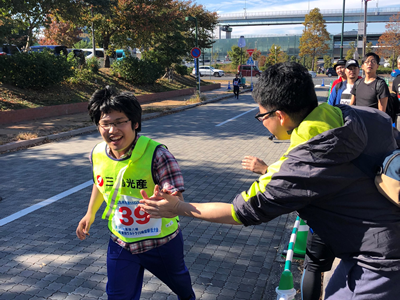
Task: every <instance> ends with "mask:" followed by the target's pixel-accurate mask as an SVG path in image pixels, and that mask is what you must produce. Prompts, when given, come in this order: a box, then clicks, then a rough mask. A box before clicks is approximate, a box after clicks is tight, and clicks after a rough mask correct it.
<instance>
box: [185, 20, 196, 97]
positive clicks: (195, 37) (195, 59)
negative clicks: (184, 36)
mask: <svg viewBox="0 0 400 300" xmlns="http://www.w3.org/2000/svg"><path fill="white" fill-rule="evenodd" d="M185 21H194V22H195V25H196V35H195V38H196V47H197V48H198V47H199V41H198V29H197V18H195V17H192V16H188V17H186V18H185ZM196 59H197V58H195V60H196ZM197 80H198V81H199V85H198V87H197V90H198V91H199V93H200V76H199V60H198V59H197V63H196V81H197Z"/></svg>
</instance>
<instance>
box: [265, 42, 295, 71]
mask: <svg viewBox="0 0 400 300" xmlns="http://www.w3.org/2000/svg"><path fill="white" fill-rule="evenodd" d="M288 59H289V57H288V55H287V54H286V53H285V52H284V51H282V50H281V46H278V45H275V44H273V45H272V46H271V48H270V49H269V53H268V56H267V59H266V66H268V67H270V66H272V65H274V64H277V63H281V62H286V61H288Z"/></svg>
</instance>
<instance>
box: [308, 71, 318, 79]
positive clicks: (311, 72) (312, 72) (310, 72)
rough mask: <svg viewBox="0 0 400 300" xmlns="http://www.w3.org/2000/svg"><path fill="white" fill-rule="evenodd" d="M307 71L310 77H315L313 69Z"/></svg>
mask: <svg viewBox="0 0 400 300" xmlns="http://www.w3.org/2000/svg"><path fill="white" fill-rule="evenodd" d="M308 73H309V74H310V75H311V77H312V78H315V77H317V73H315V72H314V71H308Z"/></svg>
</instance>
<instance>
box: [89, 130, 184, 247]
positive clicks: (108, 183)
mask: <svg viewBox="0 0 400 300" xmlns="http://www.w3.org/2000/svg"><path fill="white" fill-rule="evenodd" d="M159 145H160V144H159V143H157V142H155V141H153V140H151V139H149V138H147V137H145V136H141V137H139V139H138V141H137V143H136V145H135V148H134V149H133V151H132V155H131V157H130V158H129V159H125V160H122V161H118V160H113V159H111V158H110V157H108V156H107V154H106V146H107V144H106V143H105V142H102V143H100V144H98V145H96V146H95V148H94V149H93V152H92V164H93V177H94V181H95V183H96V186H97V188H98V189H99V191H100V192H101V193H102V194H103V197H104V200H105V201H106V203H107V207H106V209H105V210H104V213H103V219H108V228H109V230H110V231H111V232H112V233H113V234H114V235H116V236H117V237H118V238H120V239H121V240H122V241H124V242H127V243H135V242H138V241H141V240H147V239H159V238H163V237H165V236H168V235H170V234H172V233H174V232H175V231H176V230H177V229H178V221H179V218H178V217H176V218H172V219H168V218H162V219H154V218H150V219H149V218H148V217H147V216H148V215H147V214H146V213H144V212H143V211H140V209H139V207H138V204H139V200H140V199H142V196H141V194H140V190H145V191H146V193H147V194H148V195H153V191H154V187H155V183H154V180H153V175H152V170H151V165H152V161H153V156H154V152H155V150H156V148H157V146H159Z"/></svg>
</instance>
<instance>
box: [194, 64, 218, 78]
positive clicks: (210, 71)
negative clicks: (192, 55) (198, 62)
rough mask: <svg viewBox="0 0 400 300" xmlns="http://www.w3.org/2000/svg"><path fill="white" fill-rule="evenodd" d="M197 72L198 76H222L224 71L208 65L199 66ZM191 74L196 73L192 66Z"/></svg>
mask: <svg viewBox="0 0 400 300" xmlns="http://www.w3.org/2000/svg"><path fill="white" fill-rule="evenodd" d="M199 73H200V77H201V76H207V75H208V76H211V75H213V76H215V77H221V76H224V75H225V73H224V71H223V70H219V69H214V68H213V67H210V66H199ZM192 74H193V75H196V69H195V68H193V71H192Z"/></svg>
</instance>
